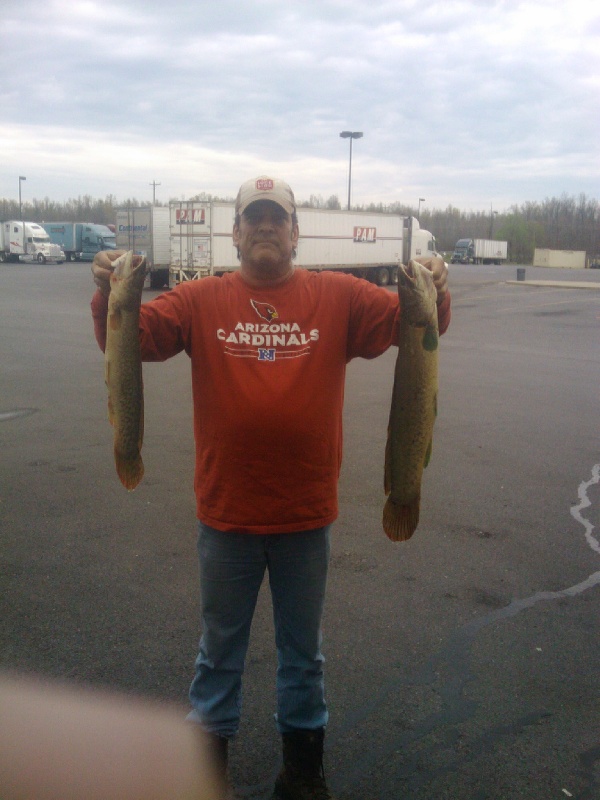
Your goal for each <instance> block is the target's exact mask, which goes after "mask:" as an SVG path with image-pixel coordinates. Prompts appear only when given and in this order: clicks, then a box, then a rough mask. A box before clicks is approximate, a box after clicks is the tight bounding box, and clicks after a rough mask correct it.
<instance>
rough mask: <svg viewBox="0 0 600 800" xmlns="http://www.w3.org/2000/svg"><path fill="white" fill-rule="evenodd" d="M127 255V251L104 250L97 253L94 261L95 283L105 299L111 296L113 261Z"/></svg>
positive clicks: (93, 273)
mask: <svg viewBox="0 0 600 800" xmlns="http://www.w3.org/2000/svg"><path fill="white" fill-rule="evenodd" d="M124 254H125V250H103V251H102V252H100V253H96V255H95V256H94V260H93V261H92V275H93V276H94V283H95V284H96V286H97V287H98V289H100V291H101V292H102V294H103V295H104V296H105V297H108V295H109V294H110V276H111V274H112V271H113V269H114V267H113V265H112V264H113V261H116V260H117V258H120V257H121V256H122V255H124Z"/></svg>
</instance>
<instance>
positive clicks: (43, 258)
mask: <svg viewBox="0 0 600 800" xmlns="http://www.w3.org/2000/svg"><path fill="white" fill-rule="evenodd" d="M21 258H24V259H33V260H34V261H37V262H38V263H40V264H45V263H46V262H47V261H55V262H56V263H57V264H62V263H63V261H64V260H65V253H64V250H63V249H62V248H61V247H60V246H59V245H56V244H53V243H52V242H51V240H50V237H49V236H48V234H47V233H46V231H45V230H44V229H43V228H42V226H41V225H38V224H37V223H36V222H22V221H21V220H9V221H8V222H3V223H2V239H1V244H0V261H19V260H20V259H21Z"/></svg>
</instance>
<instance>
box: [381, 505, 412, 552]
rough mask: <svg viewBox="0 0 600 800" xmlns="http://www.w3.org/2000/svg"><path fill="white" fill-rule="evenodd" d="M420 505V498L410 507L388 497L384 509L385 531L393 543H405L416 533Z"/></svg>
mask: <svg viewBox="0 0 600 800" xmlns="http://www.w3.org/2000/svg"><path fill="white" fill-rule="evenodd" d="M420 504H421V498H420V497H416V498H415V499H414V500H413V501H412V503H410V504H409V505H399V504H398V503H394V501H393V500H392V498H391V497H388V499H387V501H386V504H385V506H384V508H383V530H384V531H385V532H386V534H387V536H388V538H390V539H391V540H392V542H405V541H406V540H407V539H410V537H411V536H412V535H413V533H414V532H415V531H416V529H417V525H418V524H419V507H420Z"/></svg>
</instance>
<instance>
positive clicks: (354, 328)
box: [347, 279, 452, 360]
mask: <svg viewBox="0 0 600 800" xmlns="http://www.w3.org/2000/svg"><path fill="white" fill-rule="evenodd" d="M356 281H357V283H356V284H355V285H354V287H353V292H352V299H351V311H350V325H349V331H348V351H347V352H348V360H350V359H352V358H356V357H357V356H358V357H361V358H375V357H376V356H379V355H381V354H382V353H384V352H385V351H386V350H387V349H388V348H389V347H391V346H392V345H397V344H398V336H399V321H400V315H401V313H402V309H401V308H400V300H399V298H398V294H397V293H396V292H390V291H389V290H387V289H382V288H381V287H378V286H374V285H373V284H371V283H368V282H367V281H364V280H360V279H356ZM451 304H452V300H451V297H450V292H446V295H445V297H444V299H443V300H442V302H441V303H440V304H439V305H438V306H437V313H438V326H439V332H440V336H441V335H443V334H444V333H445V332H446V331H447V330H448V326H449V325H450V317H451Z"/></svg>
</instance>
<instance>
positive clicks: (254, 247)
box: [233, 200, 298, 277]
mask: <svg viewBox="0 0 600 800" xmlns="http://www.w3.org/2000/svg"><path fill="white" fill-rule="evenodd" d="M233 243H234V245H235V246H236V247H237V248H238V249H239V251H240V260H241V264H242V269H243V270H244V269H245V270H248V269H249V270H252V271H253V272H255V273H256V274H260V275H264V276H265V277H268V276H273V277H276V276H277V275H281V274H284V273H285V272H288V271H289V270H290V269H291V262H292V250H293V249H294V248H295V247H296V246H297V244H298V226H297V225H293V224H292V218H291V216H290V215H289V214H288V213H287V211H285V210H284V209H283V208H282V207H281V206H280V205H278V204H277V203H274V202H272V201H271V200H257V201H256V202H255V203H251V204H250V205H249V206H248V208H247V209H246V210H245V211H244V213H243V214H242V216H241V218H240V223H239V225H234V228H233Z"/></svg>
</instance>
